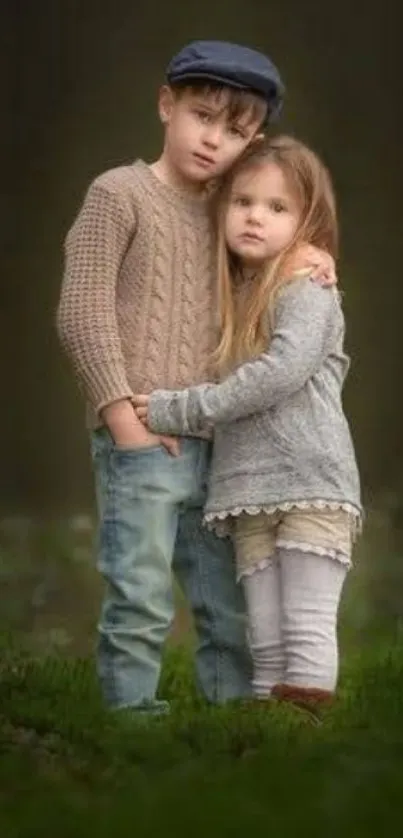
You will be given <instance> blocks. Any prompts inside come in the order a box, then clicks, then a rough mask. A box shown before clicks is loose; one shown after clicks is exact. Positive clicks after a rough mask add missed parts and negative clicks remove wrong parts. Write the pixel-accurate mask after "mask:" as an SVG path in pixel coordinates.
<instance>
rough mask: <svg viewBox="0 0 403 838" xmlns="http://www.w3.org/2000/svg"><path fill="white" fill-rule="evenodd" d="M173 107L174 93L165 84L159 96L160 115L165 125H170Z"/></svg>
mask: <svg viewBox="0 0 403 838" xmlns="http://www.w3.org/2000/svg"><path fill="white" fill-rule="evenodd" d="M173 105H174V93H173V91H172V90H171V88H170V87H169V86H168V85H167V84H164V85H163V87H161V88H160V91H159V94H158V114H159V118H160V120H161V122H162V124H163V125H168V122H169V120H170V118H171V114H172V108H173Z"/></svg>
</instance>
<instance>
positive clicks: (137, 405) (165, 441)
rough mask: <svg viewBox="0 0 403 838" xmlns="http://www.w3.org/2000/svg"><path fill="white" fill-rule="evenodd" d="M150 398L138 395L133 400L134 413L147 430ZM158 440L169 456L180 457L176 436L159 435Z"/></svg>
mask: <svg viewBox="0 0 403 838" xmlns="http://www.w3.org/2000/svg"><path fill="white" fill-rule="evenodd" d="M149 399H150V397H149V396H146V395H140V394H136V395H134V396H133V398H132V405H133V407H134V412H135V414H136V416H137V418H138V419H140V422H142V424H143V425H144V427H145V428H147V430H148V424H147V416H148V402H149ZM158 439H159V441H160V443H161V445H163V446H164V448H166V450H167V451H168V453H169V454H172V456H173V457H178V455H179V454H180V443H179V439H177V438H176V437H174V436H166V435H165V434H158Z"/></svg>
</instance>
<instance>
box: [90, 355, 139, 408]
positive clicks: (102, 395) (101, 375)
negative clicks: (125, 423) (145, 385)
mask: <svg viewBox="0 0 403 838" xmlns="http://www.w3.org/2000/svg"><path fill="white" fill-rule="evenodd" d="M84 386H85V390H86V393H87V397H88V399H89V401H90V403H91V405H92V407H93V409H94V411H95V412H96V415H97V416H98V417H100V414H101V411H102V410H103V409H104V408H105V407H107V406H108V405H109V404H112V403H113V402H118V401H123V400H124V399H129V400H130V401H131V400H132V399H133V395H134V393H133V390H132V389H131V387H130V386H129V383H128V381H127V379H126V376H125V374H124V373H123V374H122V375H120V374H119V371H118V370H116V369H115V370H114V371H113V375H111V376H110V377H109V376H106V375H105V368H102V369H99V370H98V369H97V368H96V367H94V366H93V367H92V368H91V380H90V381H88V380H87V381H86V382H84Z"/></svg>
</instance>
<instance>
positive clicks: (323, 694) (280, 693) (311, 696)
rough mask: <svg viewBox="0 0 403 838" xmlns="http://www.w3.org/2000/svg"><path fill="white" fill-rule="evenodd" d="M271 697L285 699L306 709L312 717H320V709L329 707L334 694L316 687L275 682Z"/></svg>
mask: <svg viewBox="0 0 403 838" xmlns="http://www.w3.org/2000/svg"><path fill="white" fill-rule="evenodd" d="M271 695H272V698H274V699H276V700H277V701H285V702H289V703H290V704H293V705H294V706H295V707H298V708H299V709H300V710H306V711H307V712H308V713H309V714H310V715H312V716H313V717H315V718H317V719H320V716H321V710H324V709H326V708H327V707H330V706H331V704H332V702H333V699H334V694H333V693H332V692H329V691H328V690H319V689H317V688H316V687H295V686H293V685H292V684H276V685H275V686H274V687H273V689H272V691H271Z"/></svg>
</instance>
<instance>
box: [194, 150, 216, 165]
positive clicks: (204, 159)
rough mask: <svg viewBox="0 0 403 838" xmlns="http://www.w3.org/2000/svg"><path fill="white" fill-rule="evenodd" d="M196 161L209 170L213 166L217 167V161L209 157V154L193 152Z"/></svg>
mask: <svg viewBox="0 0 403 838" xmlns="http://www.w3.org/2000/svg"><path fill="white" fill-rule="evenodd" d="M192 156H193V157H194V159H195V160H196V161H197V162H198V163H199V164H200V165H201V166H203V167H204V168H206V169H208V168H210V167H211V166H214V165H215V160H214V158H213V157H208V155H207V154H199V153H198V152H197V151H195V152H193V155H192Z"/></svg>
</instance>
